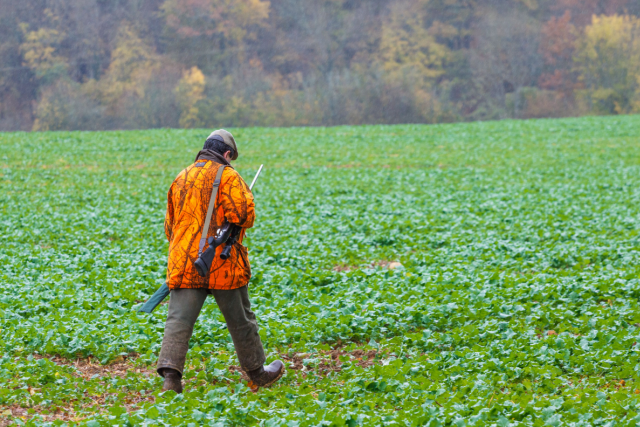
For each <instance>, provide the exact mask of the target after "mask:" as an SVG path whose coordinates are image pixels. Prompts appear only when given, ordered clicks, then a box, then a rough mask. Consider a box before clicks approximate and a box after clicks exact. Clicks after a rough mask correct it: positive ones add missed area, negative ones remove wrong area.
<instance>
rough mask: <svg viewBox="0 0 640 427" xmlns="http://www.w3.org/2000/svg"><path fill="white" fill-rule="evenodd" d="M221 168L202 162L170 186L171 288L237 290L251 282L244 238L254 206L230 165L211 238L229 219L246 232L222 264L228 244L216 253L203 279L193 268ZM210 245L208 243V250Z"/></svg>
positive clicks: (166, 224)
mask: <svg viewBox="0 0 640 427" xmlns="http://www.w3.org/2000/svg"><path fill="white" fill-rule="evenodd" d="M220 166H221V165H220V164H219V163H216V162H214V161H212V160H202V159H201V160H198V161H196V162H195V163H194V164H192V165H191V166H189V167H188V168H186V169H185V170H183V171H182V172H180V174H179V175H178V176H177V178H176V179H175V180H174V181H173V184H171V188H170V189H169V194H168V195H167V214H166V217H165V221H164V230H165V234H166V235H167V239H169V262H168V265H167V286H169V288H170V289H180V288H206V289H236V288H241V287H242V286H245V285H246V284H247V283H249V279H250V278H251V267H250V265H249V258H248V256H247V248H245V247H244V246H243V245H242V240H243V239H244V235H245V230H246V229H247V228H251V227H253V222H254V220H255V209H254V208H255V205H254V202H253V194H251V191H250V190H249V186H248V185H247V184H246V183H245V182H244V180H243V179H242V177H241V176H240V174H238V172H236V171H235V169H233V168H232V167H231V166H227V167H226V169H225V170H224V172H223V173H222V179H221V180H220V187H219V188H218V198H217V200H216V204H215V206H214V213H213V215H212V216H211V225H210V226H209V231H208V233H207V237H209V236H212V235H213V234H215V231H216V230H217V229H218V228H219V227H220V226H221V225H222V224H223V222H224V220H225V219H226V220H227V221H229V222H231V223H233V224H237V225H239V226H240V227H242V228H243V230H242V232H241V233H240V237H239V238H238V242H237V243H236V244H235V245H233V248H232V250H231V256H230V257H229V258H228V259H227V260H222V259H221V258H220V256H219V255H220V252H222V249H223V247H224V245H221V246H219V247H218V248H217V249H216V256H215V258H214V261H213V265H212V266H211V270H210V273H209V275H208V276H207V277H201V276H200V275H199V274H198V272H197V271H196V269H195V266H194V265H193V263H194V262H195V260H196V259H197V258H198V246H199V243H200V235H201V233H202V226H203V225H204V221H205V218H206V215H207V208H208V207H209V200H210V199H211V190H212V188H213V181H214V180H215V177H216V173H217V172H218V168H219V167H220ZM207 247H208V246H207V245H205V247H204V250H206V248H207Z"/></svg>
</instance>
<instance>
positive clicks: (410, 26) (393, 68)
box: [380, 0, 449, 87]
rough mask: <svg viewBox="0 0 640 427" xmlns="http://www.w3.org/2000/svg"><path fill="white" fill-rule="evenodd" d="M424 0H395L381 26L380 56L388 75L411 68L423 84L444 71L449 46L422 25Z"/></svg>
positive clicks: (425, 84) (427, 83)
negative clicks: (440, 41)
mask: <svg viewBox="0 0 640 427" xmlns="http://www.w3.org/2000/svg"><path fill="white" fill-rule="evenodd" d="M426 3H427V1H425V0H407V1H404V2H400V3H395V4H394V5H393V6H392V8H391V14H390V16H389V19H388V20H387V22H385V23H384V25H383V28H382V38H381V42H380V57H381V59H382V65H383V68H384V69H385V70H386V71H388V72H389V73H390V74H391V75H393V74H395V73H399V72H403V71H406V70H407V69H413V70H415V71H417V72H418V73H419V75H420V76H421V77H422V79H423V83H424V87H427V86H429V84H430V82H431V81H433V79H435V78H437V77H439V76H441V75H442V74H443V72H444V71H443V64H444V61H445V59H446V57H447V55H448V54H449V51H448V49H447V48H446V47H445V46H443V45H441V44H439V43H438V42H436V40H435V37H434V36H433V35H432V34H431V33H430V32H429V30H428V29H427V28H426V26H425V16H424V12H423V10H424V6H425V4H426Z"/></svg>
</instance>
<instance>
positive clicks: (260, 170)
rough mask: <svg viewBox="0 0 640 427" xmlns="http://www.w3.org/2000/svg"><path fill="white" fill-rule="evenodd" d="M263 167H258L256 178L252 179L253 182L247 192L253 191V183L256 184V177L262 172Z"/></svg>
mask: <svg viewBox="0 0 640 427" xmlns="http://www.w3.org/2000/svg"><path fill="white" fill-rule="evenodd" d="M263 166H264V165H260V169H258V172H256V176H255V177H253V181H252V182H251V185H250V186H249V190H252V189H253V184H255V183H256V181H257V180H258V177H259V176H260V172H262V167H263Z"/></svg>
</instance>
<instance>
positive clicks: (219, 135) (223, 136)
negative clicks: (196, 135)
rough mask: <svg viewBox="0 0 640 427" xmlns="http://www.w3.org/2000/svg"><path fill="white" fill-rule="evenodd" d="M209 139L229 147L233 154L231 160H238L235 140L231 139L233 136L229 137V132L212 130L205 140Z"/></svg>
mask: <svg viewBox="0 0 640 427" xmlns="http://www.w3.org/2000/svg"><path fill="white" fill-rule="evenodd" d="M209 139H215V140H217V141H220V142H223V143H225V144H227V145H228V146H229V147H231V148H232V150H231V151H232V153H233V157H231V160H235V159H237V158H238V147H236V140H235V139H233V135H231V132H228V131H226V130H224V129H218V130H214V131H213V132H211V135H209V137H208V138H207V140H209Z"/></svg>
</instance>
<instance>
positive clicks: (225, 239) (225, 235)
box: [138, 165, 264, 313]
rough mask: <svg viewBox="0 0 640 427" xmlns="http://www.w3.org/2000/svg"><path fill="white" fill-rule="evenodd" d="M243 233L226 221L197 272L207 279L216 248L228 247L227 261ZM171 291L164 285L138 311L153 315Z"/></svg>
mask: <svg viewBox="0 0 640 427" xmlns="http://www.w3.org/2000/svg"><path fill="white" fill-rule="evenodd" d="M263 166H264V165H260V168H259V169H258V172H256V176H255V177H254V178H253V181H252V182H251V185H250V186H249V191H251V190H252V189H253V185H254V184H255V183H256V181H257V180H258V176H260V172H262V167H263ZM241 232H242V228H241V227H240V226H238V225H236V224H231V223H230V222H228V221H225V222H224V224H222V227H220V228H219V229H218V230H217V231H216V234H215V235H213V236H211V237H209V239H208V243H209V247H208V248H207V250H206V251H204V252H203V253H202V254H201V255H200V256H199V257H198V259H197V260H196V261H195V262H194V265H195V267H196V271H197V272H198V274H199V275H200V276H202V277H206V276H207V274H209V270H210V269H211V264H212V263H213V258H215V256H216V248H217V247H218V246H220V245H222V244H225V245H226V246H225V247H224V248H223V249H222V252H221V253H220V258H222V259H223V260H226V259H228V258H229V256H231V248H232V247H233V245H234V244H236V242H237V241H238V238H239V237H240V233H241ZM170 292H171V291H170V290H169V286H167V284H166V283H164V284H163V285H162V286H160V288H158V290H157V291H156V292H155V293H154V294H153V295H152V296H151V298H149V300H148V301H147V302H146V303H144V305H143V306H142V307H140V309H138V311H142V312H144V313H151V312H152V311H153V310H155V308H156V307H157V306H158V305H160V303H161V302H162V301H164V299H165V298H166V297H167V295H169V293H170Z"/></svg>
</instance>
